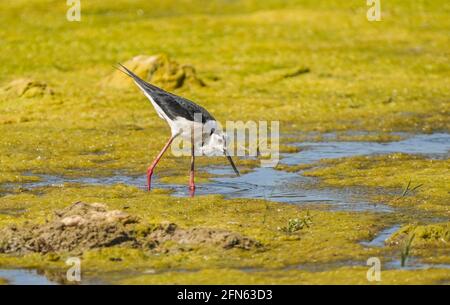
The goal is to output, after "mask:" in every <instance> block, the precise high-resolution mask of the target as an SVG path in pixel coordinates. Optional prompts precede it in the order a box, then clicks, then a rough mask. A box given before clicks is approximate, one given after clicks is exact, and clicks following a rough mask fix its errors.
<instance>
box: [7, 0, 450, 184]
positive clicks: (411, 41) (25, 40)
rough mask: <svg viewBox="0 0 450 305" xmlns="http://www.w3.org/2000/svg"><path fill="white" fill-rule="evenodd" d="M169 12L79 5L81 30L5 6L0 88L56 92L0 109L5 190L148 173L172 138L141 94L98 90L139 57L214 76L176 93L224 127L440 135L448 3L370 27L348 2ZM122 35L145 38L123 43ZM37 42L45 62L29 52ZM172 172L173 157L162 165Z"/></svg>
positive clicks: (18, 5) (58, 11)
mask: <svg viewBox="0 0 450 305" xmlns="http://www.w3.org/2000/svg"><path fill="white" fill-rule="evenodd" d="M171 3H172V2H171V1H166V2H165V4H161V3H159V1H137V2H135V3H132V4H130V3H125V2H120V3H117V4H100V3H97V4H88V5H85V6H83V13H84V14H85V19H84V20H83V22H80V23H70V22H67V21H66V20H64V18H60V16H64V15H65V13H66V9H67V8H66V7H65V6H64V5H53V4H51V5H50V4H49V3H47V4H46V5H44V3H41V4H37V2H36V3H34V2H30V1H27V2H24V1H20V2H15V3H14V4H8V3H2V4H1V10H2V12H3V14H2V21H0V22H1V25H2V28H3V30H4V31H3V32H2V37H1V39H2V46H3V49H2V54H0V58H1V59H3V60H2V62H3V63H4V64H3V65H2V66H1V67H0V71H1V72H2V73H0V75H1V79H0V83H1V84H7V83H9V82H10V81H12V80H14V79H17V78H23V77H29V78H33V79H38V80H40V81H42V82H44V83H48V84H49V86H51V87H52V88H53V89H54V91H55V92H56V93H55V96H52V97H51V98H49V97H46V96H44V97H42V98H40V97H34V98H29V99H26V101H24V100H23V99H21V98H13V97H10V98H2V99H1V101H0V110H1V111H0V133H1V134H2V135H5V137H1V139H0V165H1V166H0V169H1V172H2V175H1V176H0V177H1V178H0V179H1V181H2V182H7V181H10V180H11V179H6V178H4V177H5V176H6V175H8V176H11V175H12V176H22V174H23V171H33V172H58V173H61V172H64V173H67V172H77V173H78V174H81V173H80V172H82V171H83V170H84V171H86V170H88V171H90V172H94V173H95V174H100V173H102V172H105V171H113V170H116V169H126V170H129V171H132V172H134V173H137V172H139V173H143V172H145V169H146V166H148V164H149V163H150V162H151V160H152V158H153V157H154V156H155V155H156V154H157V152H158V151H159V150H160V149H161V147H162V146H163V143H164V142H165V141H166V138H168V137H169V132H168V130H167V133H166V134H164V132H161V131H163V130H166V129H165V128H166V126H165V123H164V122H162V121H161V120H160V119H159V118H158V117H157V115H156V114H155V112H154V110H153V109H152V107H151V105H150V104H149V103H148V102H147V101H146V99H145V97H144V96H143V95H142V94H141V92H139V90H138V89H136V90H130V91H129V92H123V91H122V90H114V89H112V88H108V89H106V88H101V86H100V84H99V82H100V81H101V80H102V79H103V78H104V77H105V76H107V75H110V74H111V73H113V71H114V68H113V67H112V65H113V64H115V63H117V62H124V61H126V60H128V59H129V58H132V57H133V56H136V55H138V54H142V53H148V54H158V53H167V54H169V55H170V57H171V58H173V59H174V60H177V61H178V62H182V63H185V62H186V63H189V64H192V65H193V66H195V67H196V68H197V74H198V75H199V77H200V78H205V79H206V77H204V76H208V75H214V76H215V77H214V79H215V81H209V82H208V84H207V85H208V86H207V87H201V86H188V87H186V88H184V87H182V88H179V89H176V91H175V93H177V94H181V95H183V96H186V97H188V98H191V99H193V100H195V101H198V102H199V103H200V104H202V105H203V106H205V107H206V108H207V109H208V110H210V112H211V113H212V114H213V115H215V116H216V117H217V118H218V119H219V120H220V121H221V122H224V121H225V120H226V119H234V120H238V119H239V120H281V121H282V122H281V123H282V124H281V128H282V131H286V132H288V131H290V130H298V129H301V130H303V131H314V130H316V131H321V132H325V131H339V130H373V131H390V130H395V131H400V130H404V131H426V132H431V131H433V130H449V126H448V119H447V118H448V109H449V104H448V98H447V89H446V88H447V85H446V83H447V75H448V74H447V73H448V70H447V69H446V68H445V67H446V66H448V65H447V63H448V57H447V56H445V52H444V51H445V50H446V49H447V46H448V41H447V35H446V31H447V25H448V18H446V16H445V14H442V7H444V6H445V5H447V4H446V3H445V1H438V2H433V4H430V3H426V4H425V3H422V7H421V9H417V8H415V7H414V8H412V7H410V6H409V5H407V4H405V3H403V2H400V1H396V2H395V3H392V4H390V5H389V6H387V7H385V8H384V9H386V10H387V12H389V13H390V14H391V15H392V16H395V18H388V19H387V20H384V21H383V22H379V23H376V24H375V23H370V22H367V20H365V13H364V12H362V11H361V9H362V7H361V4H360V3H356V2H352V3H348V4H347V3H346V4H343V3H338V2H329V1H326V2H325V1H323V2H317V1H315V2H314V6H312V3H309V2H306V3H304V2H297V1H294V2H292V3H290V4H286V3H277V2H276V1H269V2H267V1H264V2H258V1H245V3H239V4H238V3H235V4H228V3H224V2H223V1H212V4H210V5H207V8H204V7H205V5H204V4H202V5H198V3H197V2H192V3H184V4H182V5H180V4H177V5H173V3H172V5H173V7H172V5H171ZM196 3H197V4H196ZM43 6H48V9H46V10H42V7H43ZM199 7H202V9H199ZM218 7H220V10H219V9H218ZM330 8H334V9H330ZM138 10H142V11H143V12H144V15H142V16H140V15H138V16H137V15H136V11H138ZM17 11H20V12H21V14H23V16H24V18H26V19H27V20H30V22H34V21H36V20H39V22H34V23H33V24H35V26H33V28H32V30H31V29H30V26H29V24H28V23H21V22H18V19H17V18H16V17H15V16H16V15H15V14H16V12H17ZM107 11H109V12H113V14H104V12H107ZM206 13H208V15H207V14H206ZM150 16H157V18H150V19H149V18H148V17H150ZM172 16H177V18H172ZM323 20H327V22H325V23H324V22H323ZM85 21H86V22H85ZM343 24H346V25H347V26H345V27H342V25H343ZM425 25H426V26H425ZM205 26H206V27H207V28H208V31H204V30H203V29H204V28H205ZM48 28H56V29H57V30H55V31H50V32H49V31H47V29H48ZM256 28H257V29H258V32H257V35H255V33H254V32H255V29H256ZM142 29H144V30H142ZM298 29H304V30H302V31H298ZM330 29H333V30H332V31H330ZM130 32H135V33H142V34H141V35H142V36H141V37H140V39H133V40H132V41H130V37H129V33H130ZM180 33H183V34H182V35H181V34H180ZM369 37H372V38H370V39H369ZM17 41H21V43H17ZM44 41H45V42H46V43H45V50H46V52H39V51H38V49H36V48H38V46H39V45H40V43H43V42H44ZM204 41H209V43H208V44H205V43H204ZM429 41H433V47H431V46H430V45H429V43H428V42H429ZM211 45H215V46H221V49H220V51H219V50H218V51H217V52H218V53H217V52H212V51H211V49H210V46H211ZM99 46H101V47H99ZM30 50H31V51H30ZM330 50H333V51H330ZM30 52H31V53H30ZM44 53H45V55H44ZM29 54H32V55H33V63H32V64H30V63H29V60H28V56H29ZM218 54H220V56H218ZM330 63H333V64H330ZM299 66H300V67H304V66H307V67H309V68H310V72H309V73H306V74H302V75H301V76H298V77H290V78H287V79H283V80H282V81H273V75H274V73H275V74H277V75H278V74H279V75H283V74H285V73H286V71H290V70H292V69H293V67H299ZM274 71H275V72H274ZM268 87H270V90H268V89H267V88H268ZM80 88H82V90H80ZM268 110H269V111H268ZM175 167H176V162H175V161H174V160H173V158H171V156H170V154H168V156H167V157H166V158H165V162H163V163H161V164H160V168H175Z"/></svg>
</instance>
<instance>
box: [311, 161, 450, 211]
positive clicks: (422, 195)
mask: <svg viewBox="0 0 450 305" xmlns="http://www.w3.org/2000/svg"><path fill="white" fill-rule="evenodd" d="M449 164H450V163H449V160H448V159H444V160H433V159H427V158H425V157H420V156H415V155H407V154H390V155H384V156H362V157H351V158H343V159H337V160H323V161H322V162H321V163H320V166H319V167H316V168H314V169H312V170H309V171H306V172H305V173H304V175H306V176H312V177H320V178H321V180H322V182H323V183H325V184H327V185H332V186H338V187H344V186H368V187H384V188H387V189H389V188H390V189H397V190H398V191H397V193H398V195H387V194H379V195H378V196H376V198H374V200H376V201H378V202H380V201H381V202H387V203H389V204H392V205H394V206H408V207H413V208H417V209H422V210H425V211H430V212H436V213H437V214H441V215H445V216H449V215H450V214H449V213H450V207H449V205H448V203H449V195H448V185H449V184H450V178H449V177H450V176H449ZM409 181H411V182H412V183H413V184H414V185H415V186H419V185H422V186H421V187H418V188H417V189H416V190H415V191H414V192H413V193H412V194H407V196H403V193H404V190H403V189H404V188H405V187H406V186H407V185H408V183H410V182H409Z"/></svg>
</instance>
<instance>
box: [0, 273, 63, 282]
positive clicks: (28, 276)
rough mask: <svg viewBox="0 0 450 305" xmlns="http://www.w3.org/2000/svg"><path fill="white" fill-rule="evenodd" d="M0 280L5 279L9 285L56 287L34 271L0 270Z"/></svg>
mask: <svg viewBox="0 0 450 305" xmlns="http://www.w3.org/2000/svg"><path fill="white" fill-rule="evenodd" d="M0 278H3V279H6V280H7V281H8V284H10V285H56V284H57V283H54V282H52V281H50V280H49V279H47V277H45V276H44V275H41V274H39V273H38V272H37V271H36V270H28V269H0Z"/></svg>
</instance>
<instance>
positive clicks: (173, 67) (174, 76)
mask: <svg viewBox="0 0 450 305" xmlns="http://www.w3.org/2000/svg"><path fill="white" fill-rule="evenodd" d="M123 65H124V66H125V67H127V68H128V69H130V70H131V71H133V72H134V73H135V74H136V75H138V76H139V77H141V78H142V79H144V80H146V81H148V82H150V83H152V84H155V85H157V86H160V87H163V88H165V89H177V88H180V87H183V86H185V85H199V86H205V83H204V82H203V81H202V80H201V79H200V78H198V77H197V73H196V71H195V68H194V67H192V66H189V65H181V64H179V63H177V62H176V61H174V60H171V59H170V58H169V57H168V56H167V55H166V54H158V55H152V56H147V55H138V56H135V57H133V58H132V59H130V60H128V61H126V62H125V63H124V64H123ZM103 84H104V85H107V86H111V87H117V88H127V87H131V84H132V81H131V80H130V78H129V77H127V76H126V75H124V74H123V73H122V72H120V71H114V72H113V73H112V74H111V75H110V76H108V77H106V78H105V79H104V80H103Z"/></svg>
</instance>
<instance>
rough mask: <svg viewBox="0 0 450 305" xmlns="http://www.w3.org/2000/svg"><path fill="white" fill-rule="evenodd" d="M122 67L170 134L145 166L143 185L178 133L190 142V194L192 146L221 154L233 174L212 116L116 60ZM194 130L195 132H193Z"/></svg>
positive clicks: (192, 179) (204, 153) (225, 146)
mask: <svg viewBox="0 0 450 305" xmlns="http://www.w3.org/2000/svg"><path fill="white" fill-rule="evenodd" d="M119 65H120V66H121V67H122V68H123V69H124V70H121V69H119V70H120V71H122V72H124V73H125V74H127V75H128V76H130V77H131V78H132V79H133V81H134V82H135V83H136V85H137V86H138V87H139V89H141V90H142V92H143V93H144V95H145V96H146V97H147V98H148V99H149V100H150V102H151V103H152V105H153V107H154V108H155V110H156V113H157V114H158V116H159V117H160V118H162V119H163V120H165V121H166V122H167V124H169V126H170V129H171V133H172V135H171V137H170V139H169V141H167V143H166V145H164V147H163V149H162V150H161V151H160V153H159V154H158V155H157V157H156V158H155V160H154V161H153V162H152V164H151V165H150V166H149V168H148V169H147V187H148V190H150V188H151V179H152V175H153V170H154V169H155V167H156V165H157V164H158V162H159V160H160V159H161V158H162V156H163V154H164V152H165V151H166V150H167V149H168V148H169V146H170V144H172V142H173V140H174V139H175V138H176V137H178V136H181V137H182V138H184V139H186V140H188V141H190V142H191V169H190V175H189V188H190V190H191V194H192V195H193V192H194V190H195V183H194V162H195V155H196V148H198V149H197V151H199V152H200V153H201V154H203V155H207V156H211V155H218V154H219V155H224V156H226V157H227V159H228V161H229V162H230V164H231V166H232V167H233V170H234V172H235V173H236V175H238V176H239V171H238V170H237V168H236V166H235V165H234V162H233V159H232V158H231V156H230V154H229V153H228V151H227V142H226V135H225V134H224V132H223V131H222V130H220V128H219V126H218V124H217V121H216V119H214V117H213V116H212V115H211V114H210V113H209V112H208V111H207V110H206V109H205V108H203V107H201V106H199V105H197V104H195V103H194V102H192V101H190V100H188V99H186V98H183V97H180V96H177V95H175V94H172V93H170V92H167V91H165V90H163V89H161V88H158V87H156V86H154V85H152V84H149V83H147V82H146V81H144V80H143V79H141V78H140V77H139V76H137V75H136V74H134V73H133V72H132V71H130V70H129V69H128V68H127V67H125V66H123V65H122V64H119ZM194 130H195V132H194Z"/></svg>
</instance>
